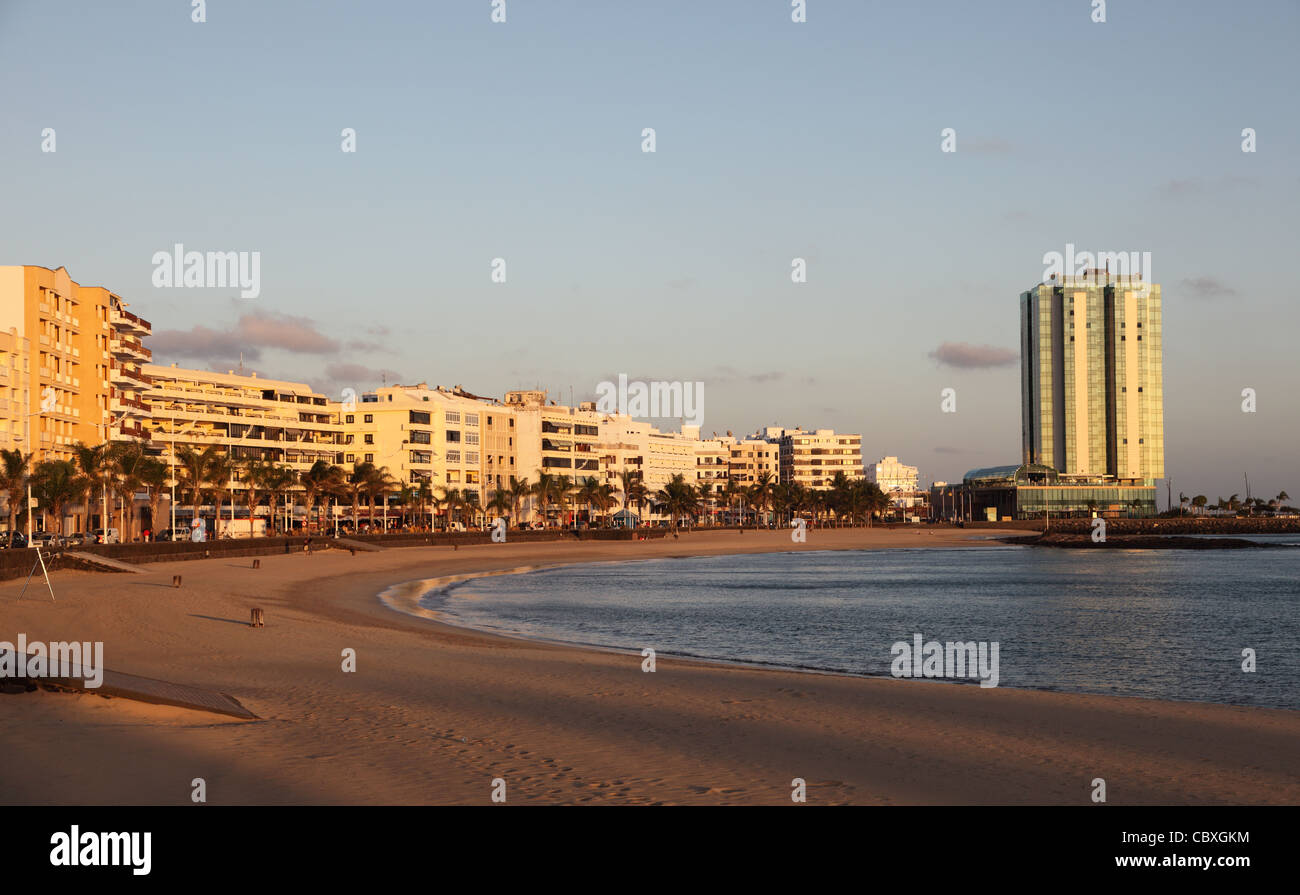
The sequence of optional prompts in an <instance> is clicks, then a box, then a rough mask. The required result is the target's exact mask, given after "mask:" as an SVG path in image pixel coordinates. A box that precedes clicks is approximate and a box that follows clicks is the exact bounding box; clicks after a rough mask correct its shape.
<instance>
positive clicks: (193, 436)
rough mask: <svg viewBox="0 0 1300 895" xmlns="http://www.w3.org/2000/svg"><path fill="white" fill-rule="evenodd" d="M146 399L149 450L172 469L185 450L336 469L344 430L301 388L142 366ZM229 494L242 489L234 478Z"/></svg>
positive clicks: (327, 407) (331, 410)
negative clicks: (212, 450)
mask: <svg viewBox="0 0 1300 895" xmlns="http://www.w3.org/2000/svg"><path fill="white" fill-rule="evenodd" d="M144 373H145V375H146V376H148V377H149V379H150V380H151V384H150V385H149V387H148V389H147V390H146V391H145V392H144V402H143V403H144V404H145V405H146V406H147V408H148V414H149V419H150V422H149V427H150V429H151V431H150V437H151V441H152V444H151V447H152V448H153V449H155V450H158V451H160V452H161V454H162V458H163V459H164V460H166V461H167V462H169V463H172V462H174V457H175V453H176V452H177V451H179V450H180V448H182V447H186V446H188V447H190V448H191V449H193V450H196V451H202V450H203V449H204V448H206V447H207V446H208V445H218V446H219V447H220V448H221V453H223V454H225V455H226V456H228V457H230V458H231V459H233V460H236V461H238V460H263V461H267V462H273V463H278V464H280V465H286V466H289V467H292V468H293V469H294V470H295V471H297V472H300V473H301V472H306V471H307V470H308V469H311V467H312V464H314V463H315V462H316V461H317V460H324V461H326V462H327V463H339V462H341V461H342V457H343V453H342V452H343V441H344V438H343V426H342V425H341V423H340V421H339V417H338V412H337V410H336V408H337V405H331V404H330V402H329V401H328V399H326V397H325V396H324V395H322V394H319V393H318V392H315V391H313V390H312V388H311V386H309V385H307V384H306V383H302V382H289V381H285V380H278V379H266V378H263V377H259V376H258V375H257V374H256V373H248V374H244V373H236V372H235V371H233V370H231V371H229V372H227V373H214V372H211V371H208V370H188V369H184V368H180V367H177V366H175V365H172V366H159V365H157V364H147V365H145V367H144ZM233 487H234V489H235V490H236V491H238V490H242V489H243V485H242V484H241V482H240V481H239V479H238V477H236V479H235V481H234V483H233Z"/></svg>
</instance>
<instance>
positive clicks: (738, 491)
mask: <svg viewBox="0 0 1300 895" xmlns="http://www.w3.org/2000/svg"><path fill="white" fill-rule="evenodd" d="M744 493H745V489H744V488H743V487H742V486H741V484H740V482H738V481H736V480H735V479H733V478H730V477H728V478H727V484H726V485H725V486H724V487H723V489H722V496H723V498H724V500H725V501H726V504H727V509H728V511H730V510H732V509H733V508H734V507H735V506H736V503H737V501H739V500H741V499H743V498H744Z"/></svg>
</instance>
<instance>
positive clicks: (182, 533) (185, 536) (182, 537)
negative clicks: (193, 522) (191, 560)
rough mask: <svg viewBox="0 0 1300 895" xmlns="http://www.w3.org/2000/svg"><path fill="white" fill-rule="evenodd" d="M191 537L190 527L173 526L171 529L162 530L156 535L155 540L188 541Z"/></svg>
mask: <svg viewBox="0 0 1300 895" xmlns="http://www.w3.org/2000/svg"><path fill="white" fill-rule="evenodd" d="M189 539H190V530H189V529H188V528H173V529H172V530H171V531H160V532H158V534H157V535H155V536H154V540H155V541H188V540H189Z"/></svg>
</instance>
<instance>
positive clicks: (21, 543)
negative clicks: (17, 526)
mask: <svg viewBox="0 0 1300 895" xmlns="http://www.w3.org/2000/svg"><path fill="white" fill-rule="evenodd" d="M26 546H27V536H26V535H24V534H23V533H22V532H21V531H7V532H4V533H3V534H0V548H5V549H12V550H20V549H22V548H23V547H26Z"/></svg>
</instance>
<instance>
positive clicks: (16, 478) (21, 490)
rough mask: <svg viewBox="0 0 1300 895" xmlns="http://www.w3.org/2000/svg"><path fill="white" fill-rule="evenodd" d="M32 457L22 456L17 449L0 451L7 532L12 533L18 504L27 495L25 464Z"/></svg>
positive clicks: (0, 473) (0, 487)
mask: <svg viewBox="0 0 1300 895" xmlns="http://www.w3.org/2000/svg"><path fill="white" fill-rule="evenodd" d="M31 459H32V455H31V454H24V453H23V452H22V451H20V450H18V449H17V448H15V449H13V450H0V491H4V493H5V503H6V505H7V506H8V507H9V531H10V532H11V533H12V532H13V531H14V526H15V524H16V522H17V517H18V503H19V501H21V500H22V499H23V495H25V494H26V493H27V464H28V463H30V462H31Z"/></svg>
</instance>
